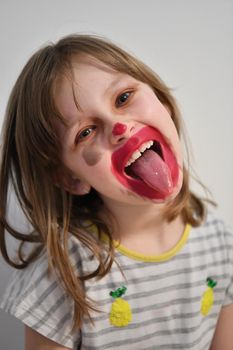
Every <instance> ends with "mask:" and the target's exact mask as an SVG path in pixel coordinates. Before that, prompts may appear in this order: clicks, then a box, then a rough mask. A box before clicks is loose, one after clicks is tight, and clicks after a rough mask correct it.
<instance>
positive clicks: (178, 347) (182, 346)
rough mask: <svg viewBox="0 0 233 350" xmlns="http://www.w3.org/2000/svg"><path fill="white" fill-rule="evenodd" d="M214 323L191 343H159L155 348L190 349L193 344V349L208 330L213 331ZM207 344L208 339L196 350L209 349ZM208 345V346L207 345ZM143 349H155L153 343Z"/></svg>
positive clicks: (167, 349) (160, 349) (168, 349)
mask: <svg viewBox="0 0 233 350" xmlns="http://www.w3.org/2000/svg"><path fill="white" fill-rule="evenodd" d="M214 327H215V325H212V326H210V327H208V328H207V330H206V331H203V332H202V334H201V335H200V336H199V338H197V339H196V340H194V341H193V342H192V343H186V344H164V345H160V346H159V347H156V350H170V349H178V350H180V349H184V350H186V349H192V348H193V347H194V346H195V348H194V349H193V350H196V345H199V343H200V342H201V341H202V340H203V338H204V337H206V336H207V335H208V333H209V332H213V330H214ZM209 345H210V341H209V340H208V342H206V344H205V346H204V347H203V348H202V349H200V348H198V350H207V349H209ZM207 346H208V347H207ZM143 350H155V347H154V345H153V346H150V347H149V348H145V349H143Z"/></svg>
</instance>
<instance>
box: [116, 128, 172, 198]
mask: <svg viewBox="0 0 233 350" xmlns="http://www.w3.org/2000/svg"><path fill="white" fill-rule="evenodd" d="M147 141H157V143H159V145H160V148H161V152H162V154H161V155H158V154H157V153H156V152H155V151H154V150H153V147H152V150H147V151H145V152H144V155H143V156H141V157H140V158H139V159H138V160H136V162H135V163H133V164H132V166H131V170H134V172H133V173H132V176H130V175H128V174H127V173H126V171H125V166H126V163H127V162H128V160H129V158H130V157H131V155H132V154H133V153H134V152H135V151H136V150H138V149H139V147H140V146H141V145H142V144H143V143H145V142H147ZM152 153H153V154H152ZM112 172H113V174H114V175H115V176H116V177H117V179H118V180H119V181H120V182H121V183H122V184H123V185H124V186H125V187H126V188H127V189H130V190H132V191H134V192H136V193H137V194H139V195H140V196H143V197H147V198H150V199H157V200H163V199H165V198H166V197H168V196H169V195H170V194H171V193H172V192H173V188H174V187H175V186H176V185H177V182H178V177H179V166H178V164H177V161H176V158H175V156H174V154H173V152H172V151H171V149H170V147H169V145H168V144H167V142H166V141H165V139H164V137H163V136H162V134H161V133H160V132H159V131H158V130H157V129H154V128H152V127H144V128H143V129H141V130H140V131H139V132H137V133H136V134H135V135H134V136H132V137H131V138H130V139H129V140H128V141H127V142H126V143H125V144H124V145H123V146H122V147H121V148H119V149H118V150H117V151H115V152H114V153H113V155H112Z"/></svg>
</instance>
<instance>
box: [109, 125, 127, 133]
mask: <svg viewBox="0 0 233 350" xmlns="http://www.w3.org/2000/svg"><path fill="white" fill-rule="evenodd" d="M126 129H127V126H126V125H125V124H121V123H116V124H115V125H114V127H113V129H112V134H113V135H114V136H118V135H122V134H123V133H124V132H125V131H126Z"/></svg>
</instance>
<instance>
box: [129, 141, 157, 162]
mask: <svg viewBox="0 0 233 350" xmlns="http://www.w3.org/2000/svg"><path fill="white" fill-rule="evenodd" d="M152 145H153V141H147V142H144V143H143V144H142V145H141V146H140V147H139V149H138V150H136V151H135V152H134V153H133V154H132V155H131V157H130V159H129V160H128V162H127V163H126V167H127V166H129V165H131V164H132V163H134V162H135V160H136V159H138V158H140V157H141V155H142V153H143V152H144V151H145V150H146V149H148V148H150V147H151V146H152Z"/></svg>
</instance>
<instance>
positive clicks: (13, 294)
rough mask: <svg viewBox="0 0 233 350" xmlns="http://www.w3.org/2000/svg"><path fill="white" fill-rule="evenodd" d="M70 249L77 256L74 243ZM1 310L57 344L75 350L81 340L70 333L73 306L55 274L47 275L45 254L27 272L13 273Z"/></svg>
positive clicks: (76, 335)
mask: <svg viewBox="0 0 233 350" xmlns="http://www.w3.org/2000/svg"><path fill="white" fill-rule="evenodd" d="M70 249H71V253H72V252H73V253H74V252H75V244H74V242H72V241H71V242H70ZM76 254H77V251H76ZM77 255H78V254H77ZM0 307H1V308H2V309H3V310H4V311H6V312H7V313H9V314H11V315H13V316H14V317H16V318H17V319H19V320H20V321H22V322H23V323H24V324H25V325H26V326H28V327H30V328H32V329H33V330H35V331H36V332H38V333H40V334H42V335H43V336H45V337H47V338H49V339H50V340H53V341H54V342H57V343H58V344H61V345H63V346H67V347H71V348H73V347H74V345H75V344H76V342H77V341H78V339H79V334H78V333H79V332H77V333H76V334H72V332H71V330H72V325H73V324H72V322H73V312H74V302H73V300H72V299H71V298H70V297H69V296H68V295H67V294H66V293H65V291H64V289H63V287H62V285H61V283H60V280H59V279H58V277H57V276H56V274H55V273H48V259H47V254H46V253H45V252H44V253H43V254H41V256H40V257H39V258H38V259H37V260H36V261H35V262H33V263H31V264H29V266H28V267H27V268H25V269H23V270H16V271H14V272H13V275H12V277H11V281H10V283H9V285H8V286H7V289H6V291H5V294H4V297H3V299H2V301H1V304H0Z"/></svg>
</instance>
